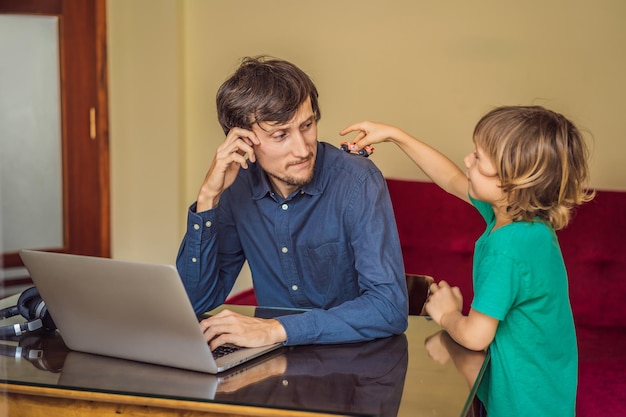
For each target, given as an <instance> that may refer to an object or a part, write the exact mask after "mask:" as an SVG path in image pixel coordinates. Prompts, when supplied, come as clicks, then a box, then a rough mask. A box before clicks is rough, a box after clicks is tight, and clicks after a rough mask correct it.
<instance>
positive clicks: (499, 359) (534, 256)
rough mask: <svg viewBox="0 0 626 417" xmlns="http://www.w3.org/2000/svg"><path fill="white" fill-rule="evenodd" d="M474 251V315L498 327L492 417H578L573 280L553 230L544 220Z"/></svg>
mask: <svg viewBox="0 0 626 417" xmlns="http://www.w3.org/2000/svg"><path fill="white" fill-rule="evenodd" d="M472 203H473V204H474V206H475V207H476V208H477V209H478V211H479V212H480V213H481V215H482V216H483V218H484V219H485V221H486V222H487V229H486V230H485V233H483V235H482V236H481V237H480V238H479V239H478V241H477V242H476V247H475V251H474V270H473V276H474V278H473V280H474V300H473V301H472V308H473V309H474V310H476V311H479V312H481V313H483V314H486V315H488V316H490V317H494V318H496V319H498V320H499V321H500V322H499V324H498V329H497V331H496V335H495V338H494V340H493V342H491V345H490V346H489V350H490V354H491V362H490V366H489V368H488V369H487V371H486V374H485V377H484V378H483V381H482V383H481V386H480V387H479V390H478V396H479V398H480V399H481V400H482V401H483V403H484V404H485V407H486V409H487V413H488V416H489V417H498V416H506V417H511V416H521V415H524V416H526V415H529V416H534V417H536V416H549V417H557V416H574V414H575V405H576V387H577V385H578V350H577V345H576V331H575V329H574V320H573V317H572V309H571V306H570V302H569V295H568V283H567V272H566V270H565V264H564V262H563V256H562V254H561V249H560V247H559V242H558V240H557V237H556V234H555V233H554V230H553V229H552V227H550V226H549V225H547V224H546V223H544V222H542V221H540V220H537V221H535V222H514V223H510V224H508V225H505V226H502V227H500V228H498V229H496V230H493V231H492V229H493V226H494V224H495V215H494V213H493V209H492V207H491V205H490V204H488V203H485V202H482V201H476V200H474V199H472Z"/></svg>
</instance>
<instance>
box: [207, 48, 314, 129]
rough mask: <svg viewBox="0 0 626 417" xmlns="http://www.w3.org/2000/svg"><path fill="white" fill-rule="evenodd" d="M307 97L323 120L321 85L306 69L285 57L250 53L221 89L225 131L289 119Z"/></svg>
mask: <svg viewBox="0 0 626 417" xmlns="http://www.w3.org/2000/svg"><path fill="white" fill-rule="evenodd" d="M307 98H310V99H311V107H312V108H313V114H314V116H315V121H319V119H320V117H321V113H320V109H319V105H318V100H317V98H318V93H317V88H315V84H313V81H311V79H310V78H309V76H308V75H306V73H305V72H304V71H302V70H301V69H300V68H298V67H296V66H295V65H293V64H292V63H290V62H287V61H285V60H282V59H277V58H273V57H269V56H257V57H246V58H243V59H242V62H241V65H240V66H239V68H238V69H237V71H235V73H234V74H233V75H232V76H231V77H230V78H229V79H227V80H226V81H225V82H224V84H222V86H221V87H220V88H219V90H218V92H217V117H218V120H219V123H220V125H221V126H222V129H223V130H224V133H228V131H230V129H232V128H233V127H241V128H244V129H251V128H252V126H253V125H254V124H257V123H259V122H279V123H285V122H288V121H289V120H291V119H292V118H293V116H294V115H295V113H296V110H297V109H298V107H300V105H301V104H302V103H304V102H305V101H306V99H307Z"/></svg>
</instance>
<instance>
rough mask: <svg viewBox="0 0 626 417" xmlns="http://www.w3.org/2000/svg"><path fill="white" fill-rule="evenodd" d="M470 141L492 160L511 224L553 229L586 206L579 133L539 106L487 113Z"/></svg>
mask: <svg viewBox="0 0 626 417" xmlns="http://www.w3.org/2000/svg"><path fill="white" fill-rule="evenodd" d="M474 142H475V143H476V145H477V146H479V147H480V148H481V149H482V150H483V152H485V154H486V155H487V156H488V157H489V158H491V160H492V162H493V164H494V166H495V167H496V171H497V176H498V178H499V179H500V182H501V187H502V189H503V191H504V193H505V195H506V196H507V198H508V207H507V211H508V213H509V215H511V217H512V218H513V220H514V221H520V220H525V221H533V219H535V218H536V217H538V218H539V219H541V220H543V221H545V222H547V223H549V224H550V225H551V226H552V227H553V228H554V229H555V230H559V229H562V228H564V227H565V226H567V224H568V223H569V220H570V210H571V208H572V207H574V206H576V205H578V204H581V203H584V202H586V201H589V200H591V199H592V198H593V196H594V192H593V191H591V190H588V189H587V188H586V184H587V181H588V179H589V168H588V166H587V159H588V155H589V151H588V149H587V146H586V144H585V141H584V140H583V137H582V135H581V133H580V131H579V130H578V129H577V128H576V126H574V124H573V123H572V122H570V121H569V120H567V119H566V118H565V117H564V116H562V115H561V114H558V113H556V112H553V111H551V110H547V109H545V108H543V107H540V106H505V107H498V108H496V109H494V110H492V111H490V112H489V113H487V114H486V115H485V116H483V118H482V119H481V120H480V121H479V122H478V124H477V125H476V128H475V129H474Z"/></svg>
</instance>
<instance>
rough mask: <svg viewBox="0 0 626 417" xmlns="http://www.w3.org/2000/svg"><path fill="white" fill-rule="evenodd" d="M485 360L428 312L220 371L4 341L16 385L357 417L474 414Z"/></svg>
mask: <svg viewBox="0 0 626 417" xmlns="http://www.w3.org/2000/svg"><path fill="white" fill-rule="evenodd" d="M229 308H231V309H234V310H236V311H238V312H241V313H244V314H251V315H252V314H254V315H257V316H261V317H272V316H275V315H280V314H285V313H292V312H284V311H280V312H279V311H278V310H275V309H267V308H256V309H255V308H254V307H242V306H229ZM486 362H487V361H486V360H485V355H484V353H480V352H473V351H469V350H467V349H464V348H463V347H461V346H460V345H458V344H456V343H455V342H454V341H452V339H451V338H450V337H449V336H448V335H447V333H445V332H444V331H442V330H441V329H440V328H439V327H438V326H437V324H436V323H434V322H433V321H431V320H429V319H428V318H427V317H422V316H410V317H409V328H408V329H407V331H406V332H405V333H404V334H402V335H397V336H393V337H389V338H384V339H377V340H373V341H370V342H362V343H353V344H340V345H307V346H293V347H282V348H280V349H278V350H277V351H274V352H272V353H270V354H268V355H265V356H263V357H261V358H258V359H256V360H254V361H252V362H249V363H247V364H244V365H241V366H239V367H236V368H234V369H232V370H230V371H227V372H225V373H220V374H217V375H211V374H204V373H199V372H193V371H186V370H180V369H175V368H169V367H164V366H158V365H151V364H147V363H141V362H135V361H128V360H123V359H116V358H110V357H105V356H99V355H92V354H88V353H82V352H76V351H71V350H69V349H68V348H67V347H66V346H65V344H64V343H63V339H62V337H61V336H60V335H59V334H58V333H55V334H52V335H43V334H36V333H27V334H25V335H23V336H22V337H21V338H13V339H11V340H4V341H0V373H1V374H0V377H1V379H2V380H3V381H4V382H7V383H9V384H17V385H31V386H41V387H48V388H63V389H74V390H81V391H94V392H106V393H115V394H123V395H133V396H140V397H164V398H172V399H181V400H191V401H212V402H219V403H227V404H242V405H252V406H258V407H271V408H280V409H287V410H289V409H298V410H306V411H317V412H326V413H341V414H348V415H358V416H361V415H362V416H384V417H387V416H389V417H395V416H407V417H408V416H411V417H416V416H455V417H456V416H465V415H466V414H467V413H468V410H470V409H471V403H472V398H473V394H474V392H473V391H472V387H474V386H475V385H476V384H475V382H476V381H477V380H479V379H480V376H481V375H482V371H483V369H484V366H485V363H486Z"/></svg>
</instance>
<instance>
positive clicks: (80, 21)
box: [0, 0, 111, 285]
mask: <svg viewBox="0 0 626 417" xmlns="http://www.w3.org/2000/svg"><path fill="white" fill-rule="evenodd" d="M0 13H12V14H30V15H53V16H58V17H59V43H60V58H61V63H60V70H61V80H60V83H61V109H62V148H63V153H62V155H63V179H62V182H63V227H64V229H63V240H64V244H63V247H60V248H50V249H49V250H51V251H55V252H67V253H76V254H83V255H92V256H101V257H110V256H111V232H110V229H111V220H110V172H109V114H108V70H107V48H106V46H107V43H106V0H88V1H85V0H0ZM92 109H93V110H92ZM92 116H95V117H92ZM90 118H91V119H93V120H90ZM93 122H95V124H94V123H93ZM45 214H46V213H45V211H43V210H42V213H41V215H42V216H45ZM2 262H3V267H4V268H11V267H19V266H21V265H23V264H22V262H21V259H20V258H19V255H18V253H3V254H2ZM7 284H9V285H10V282H9V283H7V282H5V285H7Z"/></svg>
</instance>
